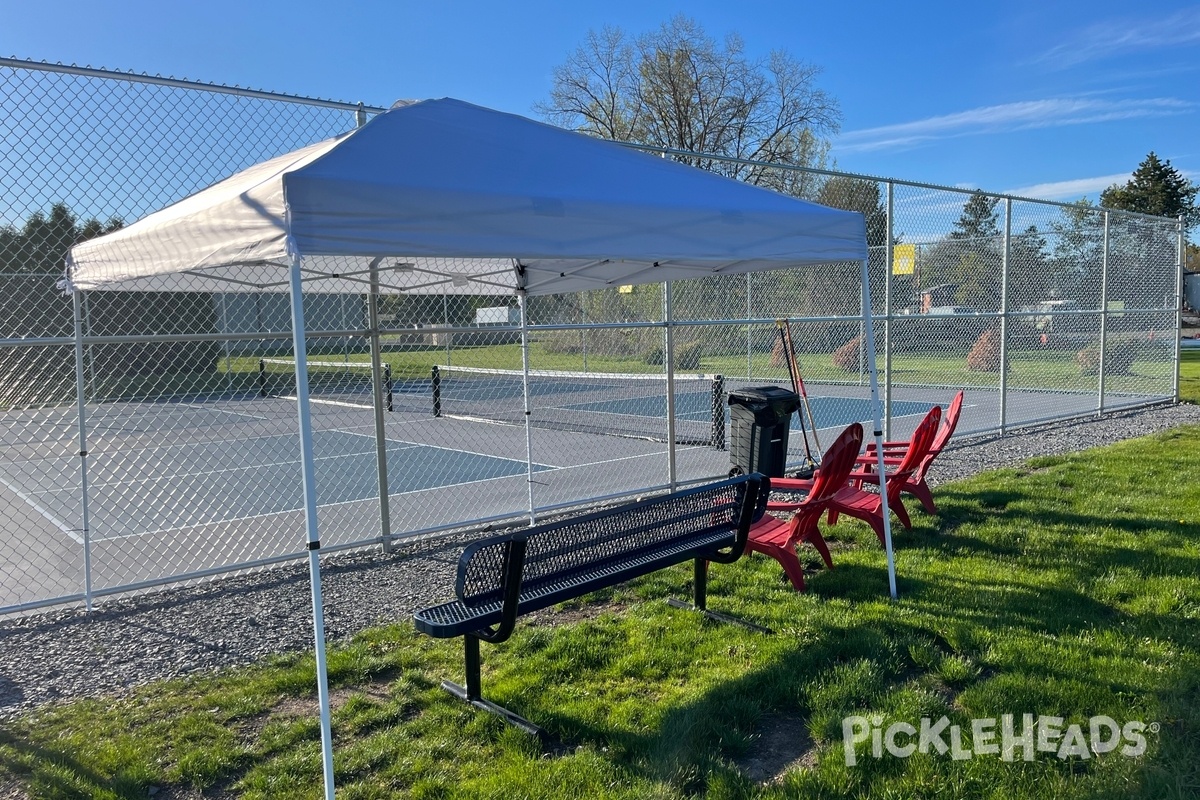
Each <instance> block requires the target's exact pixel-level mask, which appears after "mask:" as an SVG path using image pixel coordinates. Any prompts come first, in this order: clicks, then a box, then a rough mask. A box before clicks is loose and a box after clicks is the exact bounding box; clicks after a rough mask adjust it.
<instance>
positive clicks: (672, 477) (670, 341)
mask: <svg viewBox="0 0 1200 800" xmlns="http://www.w3.org/2000/svg"><path fill="white" fill-rule="evenodd" d="M673 303H674V298H673V297H672V296H671V282H670V281H667V282H666V283H664V284H663V321H664V322H665V323H666V327H665V328H664V329H663V364H665V365H666V370H667V483H668V484H669V485H670V487H671V491H672V492H673V491H675V490H676V489H677V488H678V486H677V485H676V484H677V483H678V477H679V476H678V466H677V463H676V458H675V320H674V316H675V308H674V305H673Z"/></svg>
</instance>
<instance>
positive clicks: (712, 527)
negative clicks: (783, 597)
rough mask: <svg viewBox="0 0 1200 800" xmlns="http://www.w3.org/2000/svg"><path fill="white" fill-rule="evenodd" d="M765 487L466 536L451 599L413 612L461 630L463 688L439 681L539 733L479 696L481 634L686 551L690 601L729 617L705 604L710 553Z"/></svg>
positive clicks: (737, 532) (705, 490)
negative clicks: (691, 575)
mask: <svg viewBox="0 0 1200 800" xmlns="http://www.w3.org/2000/svg"><path fill="white" fill-rule="evenodd" d="M769 488H770V483H769V481H768V479H767V478H766V477H765V476H763V475H758V474H754V475H741V476H738V477H735V478H730V479H728V480H722V481H718V482H715V483H710V484H705V485H703V486H697V487H694V488H690V489H684V490H681V491H677V492H671V493H670V494H664V495H659V496H657V497H650V498H646V499H642V500H637V501H635V502H631V503H625V504H623V505H620V506H616V507H614V508H608V509H604V510H602V511H596V512H592V513H589V514H585V515H582V516H577V517H571V518H568V519H563V520H559V521H557V522H551V523H547V524H544V525H538V526H535V527H530V528H524V529H521V530H518V531H513V532H510V533H506V534H502V535H499V536H493V537H490V538H488V539H484V540H481V541H478V542H474V543H472V544H471V545H469V546H468V547H467V548H466V549H465V550H464V551H463V554H462V556H461V557H460V558H459V561H458V578H457V580H456V581H455V586H454V590H455V594H456V595H457V596H458V599H457V600H453V601H451V602H448V603H443V604H441V605H437V606H433V607H431V608H426V609H423V610H421V611H418V612H416V613H415V614H413V621H414V622H415V623H416V626H417V630H419V631H421V632H423V633H427V634H429V635H430V636H435V637H438V638H443V639H447V638H452V637H455V636H462V637H463V639H464V645H465V648H466V683H467V685H466V688H463V687H462V686H459V685H458V684H456V683H453V682H451V681H442V687H443V688H445V689H446V690H447V691H449V692H451V693H452V694H454V695H456V696H457V697H460V698H462V699H463V700H466V701H467V702H469V703H471V704H472V705H474V706H475V707H477V708H480V709H483V710H485V711H488V712H490V713H493V714H497V715H499V716H501V717H503V718H504V719H506V720H508V721H509V722H511V723H513V724H514V725H517V726H518V727H520V728H522V729H524V730H526V731H528V732H529V733H532V734H535V735H539V736H541V735H542V733H543V732H542V730H541V728H539V727H538V726H536V725H534V724H533V723H531V722H529V721H528V720H526V719H523V718H522V717H520V716H518V715H517V714H515V713H513V712H511V711H509V710H508V709H505V708H502V707H501V706H498V705H496V704H495V703H491V702H489V701H487V700H485V699H483V697H482V695H481V688H480V677H479V641H480V640H481V639H482V640H483V641H485V642H491V643H498V642H503V641H504V640H506V639H507V638H508V637H509V636H511V635H512V632H513V629H514V628H515V627H516V623H517V617H519V616H521V615H522V614H527V613H529V612H531V611H537V610H538V609H542V608H546V607H548V606H551V605H554V604H555V603H561V602H563V601H566V600H570V599H572V598H576V597H580V596H582V595H584V594H587V593H588V592H592V591H596V590H597V589H604V588H607V587H610V586H615V585H617V584H619V583H622V582H624V581H627V580H630V579H632V578H637V577H640V576H642V575H648V574H649V573H651V572H655V571H657V570H660V569H664V568H666V567H669V566H672V565H675V564H679V563H682V562H684V561H688V560H694V561H695V587H694V596H695V603H694V607H695V608H697V609H699V610H701V611H704V612H705V613H706V614H709V615H710V616H713V617H716V618H719V619H725V620H728V619H729V618H727V617H723V616H722V615H719V614H714V613H713V612H710V611H708V610H707V608H706V600H705V593H706V591H707V576H708V562H710V561H716V562H718V563H730V562H733V561H736V560H737V559H738V558H740V557H741V555H742V553H744V552H745V550H746V540H747V536H748V534H749V530H750V526H751V525H752V524H753V523H754V522H755V521H756V520H757V519H758V518H759V517H761V516H762V514H763V512H764V510H765V508H766V501H767V497H768V495H769V494H770V492H769ZM669 602H671V604H672V605H674V606H677V607H687V604H686V603H681V602H679V601H675V600H671V601H669Z"/></svg>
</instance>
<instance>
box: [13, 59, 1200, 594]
mask: <svg viewBox="0 0 1200 800" xmlns="http://www.w3.org/2000/svg"><path fill="white" fill-rule="evenodd" d="M0 86H2V87H3V92H0V141H2V142H3V145H0V174H3V175H4V179H3V180H4V185H3V192H2V194H0V573H2V574H3V582H2V586H3V588H2V589H0V613H13V612H18V611H22V610H28V609H31V608H36V607H40V606H45V605H51V604H56V603H64V602H80V601H86V602H90V601H91V600H92V599H93V598H96V597H100V596H104V595H107V594H114V593H119V592H129V591H137V590H142V589H146V588H149V587H152V586H157V585H164V584H168V583H173V582H178V581H184V580H195V579H198V578H204V577H207V576H213V575H218V574H223V573H227V572H230V571H233V570H238V569H250V568H258V567H262V566H265V565H269V564H272V563H276V562H279V561H282V560H287V559H293V558H298V557H302V556H303V555H304V551H303V542H304V535H303V511H302V502H301V496H300V493H301V489H300V481H299V463H298V445H297V425H296V408H295V400H294V391H295V371H294V362H293V356H294V353H293V352H292V334H291V316H290V309H289V299H288V297H287V295H286V294H280V293H272V292H261V291H258V292H251V291H246V292H239V291H233V290H232V287H230V288H229V289H226V290H224V291H219V292H214V291H210V290H206V291H191V292H180V291H170V292H168V291H164V290H163V287H161V286H160V287H156V286H155V285H154V283H153V281H147V282H146V283H145V284H144V285H139V286H138V287H137V289H136V291H97V292H90V293H86V294H80V295H77V296H76V297H77V301H74V302H73V300H72V298H70V297H65V296H63V294H62V293H61V292H60V291H59V290H58V289H56V287H55V284H56V282H57V280H58V279H59V278H60V277H61V270H62V261H63V256H64V254H65V252H66V249H67V248H68V247H69V246H70V245H72V244H73V243H75V242H77V241H81V240H84V239H87V238H91V237H93V236H97V235H100V234H103V233H105V232H108V231H111V230H115V229H117V228H119V227H121V226H122V225H124V224H125V223H127V222H130V221H133V220H135V219H137V218H139V217H141V216H144V215H145V214H147V213H149V212H151V211H154V210H156V209H158V208H160V207H162V206H164V205H167V204H169V203H171V202H173V201H175V200H178V199H180V198H182V197H185V196H187V195H188V194H190V193H192V192H194V191H196V190H198V189H200V188H202V187H204V186H206V185H209V184H211V183H212V182H214V181H216V180H218V179H220V178H223V177H225V176H227V175H229V174H231V173H233V172H235V171H237V170H240V169H243V168H245V167H247V166H249V165H251V164H253V163H256V162H258V161H261V160H263V159H266V158H269V157H272V156H276V155H280V154H282V153H285V152H288V151H290V150H293V149H296V148H298V147H301V146H303V145H307V144H311V143H313V142H316V141H319V140H322V139H325V138H328V137H330V136H332V135H335V134H338V133H342V132H344V131H346V130H348V129H350V128H352V127H354V126H355V125H356V124H360V123H361V121H362V120H363V118H364V116H365V115H366V114H369V113H375V112H378V111H380V110H381V109H370V108H363V107H361V106H357V105H354V104H346V103H334V102H326V101H315V100H309V99H306V98H285V97H282V96H278V95H272V94H270V93H265V92H252V91H249V90H242V89H232V88H229V87H215V86H209V85H203V84H188V83H185V82H182V81H175V80H171V79H162V78H151V77H146V76H133V75H124V74H120V73H105V72H102V71H99V70H90V69H78V68H73V67H56V66H49V65H39V64H32V63H29V62H18V61H13V60H5V59H0ZM666 155H668V156H670V155H672V154H671V153H666ZM756 169H757V170H758V172H756V173H755V174H762V175H766V176H768V177H770V176H769V173H770V172H771V171H772V170H781V169H782V168H773V167H769V166H763V165H757V166H756ZM776 177H778V176H776ZM803 177H804V180H802V181H798V180H790V181H788V185H795V186H798V187H803V191H804V193H805V194H806V195H807V197H808V198H809V199H813V200H816V201H818V202H822V203H825V204H828V205H833V206H837V207H840V208H847V209H852V210H857V211H861V212H863V213H864V214H865V215H866V219H867V228H868V239H869V245H870V248H871V256H870V262H869V268H870V274H871V287H870V289H871V298H872V308H871V313H872V314H873V315H874V319H873V322H872V323H871V324H873V325H874V334H875V337H876V341H877V342H878V343H879V347H880V356H879V363H880V380H881V386H882V390H883V395H884V399H885V408H886V418H885V422H886V427H887V435H888V436H889V438H901V437H904V436H906V435H908V433H910V432H911V430H912V428H913V427H914V426H915V424H916V422H917V421H918V420H919V419H920V417H921V416H922V415H923V414H924V413H925V411H926V410H927V409H928V407H929V406H930V405H931V404H933V403H940V404H943V405H944V404H947V403H948V402H949V401H950V399H951V397H952V396H953V394H954V393H955V392H957V391H958V390H960V389H963V390H965V392H966V402H965V404H964V409H963V413H962V418H961V422H960V424H959V428H958V430H959V434H958V435H959V436H967V435H971V434H979V433H985V432H995V431H1004V430H1007V429H1010V428H1014V427H1019V426H1027V425H1032V424H1037V423H1042V422H1048V421H1053V420H1058V419H1064V418H1068V417H1073V416H1080V415H1087V414H1095V413H1099V412H1103V411H1107V410H1113V409H1118V408H1128V407H1133V406H1139V405H1145V404H1150V403H1158V402H1163V401H1167V400H1170V399H1172V398H1174V397H1175V394H1176V388H1177V382H1176V376H1177V362H1178V349H1177V335H1176V334H1177V328H1178V317H1177V314H1178V308H1179V285H1180V284H1179V280H1180V279H1179V249H1180V242H1181V232H1180V229H1179V225H1178V223H1177V222H1176V221H1174V220H1163V219H1156V218H1151V217H1144V216H1138V215H1131V214H1119V213H1117V212H1107V211H1102V210H1100V209H1097V208H1094V207H1089V206H1080V205H1061V204H1054V203H1046V202H1037V201H1029V200H1020V199H1015V198H1007V197H1000V196H995V195H987V194H983V193H978V192H976V193H971V192H962V191H959V190H953V189H944V188H937V187H929V186H921V185H918V184H912V183H906V182H903V181H891V180H879V179H874V178H864V177H859V176H851V175H841V174H833V173H823V172H816V171H812V172H808V173H805V174H804V175H803ZM414 280H415V278H414ZM862 289H863V287H862V285H861V279H860V266H859V265H857V264H830V265H823V266H820V267H816V268H810V269H805V270H797V271H780V272H770V273H756V274H751V275H742V276H728V277H719V278H712V279H709V280H703V281H690V282H679V283H675V284H672V285H667V286H636V287H621V288H614V289H612V290H606V291H594V292H584V293H579V294H572V295H561V296H554V297H537V298H532V299H531V300H530V301H529V306H528V308H527V325H526V326H523V325H522V318H521V315H520V309H519V308H518V306H517V304H516V300H515V299H514V298H512V297H505V296H464V295H430V294H396V295H388V296H383V297H380V298H378V302H377V304H374V303H373V302H372V299H371V298H370V297H368V296H362V295H353V294H316V293H313V294H308V295H306V297H305V301H304V302H305V315H306V318H307V320H308V325H309V329H310V330H309V336H308V353H307V356H308V360H309V369H310V383H311V387H312V396H313V425H314V430H315V437H314V439H315V449H316V462H317V483H318V501H319V516H320V524H321V529H322V540H323V546H322V549H323V550H337V549H339V548H340V549H345V548H358V547H364V546H375V547H383V548H388V547H390V546H391V544H392V543H394V542H395V541H397V540H403V539H410V538H414V537H421V536H429V535H434V534H438V533H441V532H445V531H450V530H459V529H470V528H478V527H484V526H499V525H508V524H523V523H524V522H527V521H528V520H529V519H530V518H532V517H540V516H543V515H546V514H548V513H552V512H554V511H557V510H561V509H566V508H570V507H573V506H581V505H586V504H591V503H595V502H598V501H600V500H603V499H609V498H615V497H620V496H628V495H631V494H638V493H643V492H648V491H655V490H662V489H666V488H669V487H671V486H678V485H683V484H687V483H689V482H695V481H700V480H703V479H706V478H711V477H713V476H717V475H723V474H725V473H726V472H727V471H728V470H729V468H730V466H731V465H730V455H729V451H728V431H727V427H728V414H727V407H726V399H727V396H728V394H729V393H730V392H737V391H738V390H739V389H742V388H746V387H751V386H758V385H766V384H775V385H790V379H789V373H788V365H787V364H788V355H787V353H786V352H785V350H784V348H783V346H782V344H781V341H782V340H781V336H780V327H781V322H779V321H785V322H782V324H783V325H784V326H786V327H789V328H790V333H791V336H792V339H793V341H794V343H795V349H796V357H797V362H798V364H799V366H800V369H801V372H802V375H803V378H804V380H805V383H806V388H807V393H808V394H809V395H810V406H811V413H812V420H813V423H814V424H813V425H812V426H811V427H810V426H807V425H805V426H801V425H800V423H799V422H794V423H793V425H792V429H791V431H790V436H789V445H788V452H789V459H790V460H791V461H792V462H798V461H800V460H801V459H802V458H804V457H805V456H806V455H808V454H810V453H811V454H813V455H817V454H819V451H820V449H821V446H822V445H826V446H827V445H828V443H830V442H831V441H832V440H833V438H834V437H835V436H836V434H837V432H838V431H839V430H840V429H841V428H842V427H844V426H845V425H846V424H849V423H850V422H854V421H860V420H865V419H868V418H869V417H870V416H871V409H870V404H869V397H870V392H869V376H868V373H867V368H866V356H865V352H864V350H863V342H864V341H865V336H864V333H865V331H864V325H865V324H867V323H866V315H865V314H864V308H863V300H862V298H863V292H862ZM373 321H375V322H373ZM523 327H526V328H527V333H528V340H529V348H528V353H527V357H528V367H529V370H530V377H529V390H528V394H527V393H526V391H525V386H524V382H523V375H522V367H523V366H524V365H523V353H522V348H521V345H520V342H521V334H522V328H523ZM373 339H377V344H378V349H379V350H380V351H381V357H380V360H381V362H382V366H383V368H382V372H381V375H380V376H379V379H378V380H377V379H376V377H375V375H374V374H373V370H372V369H371V355H370V354H371V349H372V340H373ZM526 397H528V403H529V409H528V410H529V411H530V413H529V414H528V415H527V414H526V413H525V412H526ZM526 419H529V420H530V427H529V428H528V429H527V428H526V425H525V421H526ZM81 452H86V453H87V459H86V468H85V467H84V464H83V463H81V462H84V459H82V458H81V456H80V454H81Z"/></svg>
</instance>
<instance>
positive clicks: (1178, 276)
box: [1171, 214, 1187, 403]
mask: <svg viewBox="0 0 1200 800" xmlns="http://www.w3.org/2000/svg"><path fill="white" fill-rule="evenodd" d="M1176 225H1178V227H1177V228H1176V229H1175V236H1176V242H1175V252H1176V256H1177V257H1176V259H1175V371H1174V373H1173V374H1172V376H1171V396H1172V397H1173V398H1174V399H1175V402H1176V403H1178V402H1179V369H1180V366H1181V362H1182V359H1183V355H1182V353H1181V352H1180V348H1181V347H1182V346H1183V344H1182V343H1181V342H1180V341H1179V337H1180V334H1181V333H1183V262H1184V260H1185V259H1186V258H1187V246H1186V244H1185V237H1184V227H1183V215H1182V214H1180V215H1179V218H1178V219H1177V220H1176Z"/></svg>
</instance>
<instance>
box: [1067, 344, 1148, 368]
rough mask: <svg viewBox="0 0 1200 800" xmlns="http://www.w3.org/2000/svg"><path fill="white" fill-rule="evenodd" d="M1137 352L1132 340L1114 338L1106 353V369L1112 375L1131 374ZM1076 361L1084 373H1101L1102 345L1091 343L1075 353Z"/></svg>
mask: <svg viewBox="0 0 1200 800" xmlns="http://www.w3.org/2000/svg"><path fill="white" fill-rule="evenodd" d="M1136 354H1137V351H1136V348H1134V346H1133V342H1132V341H1118V340H1115V339H1114V340H1112V341H1110V342H1109V345H1108V348H1107V352H1106V353H1105V356H1106V357H1107V358H1106V362H1105V365H1104V368H1105V370H1106V371H1107V373H1108V374H1110V375H1129V374H1130V373H1131V372H1132V371H1133V357H1134V356H1135V355H1136ZM1075 363H1076V364H1078V365H1079V371H1080V372H1081V373H1082V374H1084V375H1098V374H1099V373H1100V345H1098V344H1089V345H1088V346H1087V347H1085V348H1083V349H1082V350H1080V351H1079V352H1078V353H1076V354H1075Z"/></svg>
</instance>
